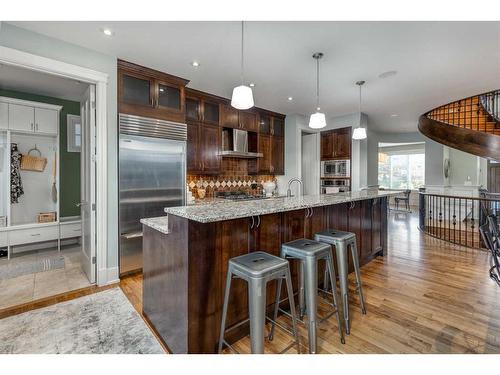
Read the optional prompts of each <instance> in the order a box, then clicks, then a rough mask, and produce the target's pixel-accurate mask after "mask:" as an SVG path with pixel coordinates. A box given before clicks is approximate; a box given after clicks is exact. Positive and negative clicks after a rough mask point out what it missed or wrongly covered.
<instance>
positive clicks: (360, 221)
mask: <svg viewBox="0 0 500 375" xmlns="http://www.w3.org/2000/svg"><path fill="white" fill-rule="evenodd" d="M379 200H380V205H379V206H380V209H381V210H386V209H387V198H386V197H384V198H379ZM372 202H373V200H372V199H367V200H364V201H359V202H356V204H355V205H354V206H353V207H352V208H351V206H350V205H349V204H347V205H346V204H337V205H332V206H326V207H316V208H314V209H313V210H312V215H310V211H309V210H306V209H300V210H294V211H289V212H283V213H276V214H270V215H262V216H261V217H260V224H259V221H258V219H257V218H255V220H254V221H253V224H254V225H253V226H252V219H251V218H242V219H235V220H226V221H219V222H215V223H209V224H202V223H198V222H195V221H192V220H188V219H184V218H180V217H177V216H174V215H170V216H169V229H170V231H171V233H170V234H167V235H165V234H162V233H160V232H157V231H154V230H152V229H150V228H145V231H144V234H145V239H144V258H145V262H144V304H143V310H144V315H146V316H147V318H148V319H149V321H150V322H151V324H152V326H153V327H154V329H155V330H156V331H157V332H158V334H159V335H160V336H161V337H162V339H163V340H164V341H165V343H166V345H167V346H168V347H169V348H170V350H171V351H172V352H174V353H186V352H187V353H214V352H215V350H216V346H217V340H218V335H219V330H220V319H221V314H222V303H223V297H224V295H223V294H224V287H225V280H226V275H227V267H228V261H229V259H231V258H233V257H235V256H238V255H243V254H246V253H248V252H251V251H257V250H261V251H267V252H270V253H272V254H275V255H278V254H279V249H280V246H281V244H282V243H283V242H287V241H291V240H294V239H298V238H304V237H307V238H312V237H313V235H314V233H316V232H318V231H320V230H322V229H324V228H326V227H327V226H328V225H329V226H330V227H333V228H337V227H336V226H335V224H333V225H332V223H335V222H336V221H338V222H339V223H345V229H349V228H352V229H353V230H356V231H357V235H358V236H359V237H358V244H359V245H358V247H359V251H360V253H362V254H370V255H369V256H364V257H362V258H361V259H360V261H361V265H363V264H365V263H366V262H369V261H370V260H371V259H373V257H374V256H375V255H376V253H375V252H374V250H372V248H371V245H372V243H373V241H372V238H373V236H372V233H371V232H372V231H373V230H378V231H380V233H378V234H376V235H375V238H384V237H386V236H387V231H386V229H387V226H386V224H384V223H383V222H381V223H378V224H377V225H372V224H371V223H370V221H371V220H368V218H370V219H371V218H372V217H374V218H377V219H379V220H382V221H384V220H387V217H386V215H383V214H381V215H379V216H372V215H371V212H372V211H369V210H368V208H370V209H371V208H372V207H373V203H372ZM367 210H368V211H369V212H370V216H367V215H366V212H368V211H367ZM362 215H365V216H362ZM329 223H330V224H329ZM358 233H359V234H358ZM381 242H382V243H384V242H383V240H382V241H381ZM382 250H383V249H379V250H378V253H379V254H380V253H381V252H382ZM146 258H148V259H146ZM323 267H324V265H323V266H320V268H319V269H318V271H319V272H318V281H319V283H321V282H322V275H323V273H322V270H323V269H324V268H323ZM291 269H292V278H293V283H294V287H295V288H297V286H298V272H297V271H298V267H297V262H292V263H291ZM274 293H275V284H274V283H269V284H268V290H267V294H268V295H267V304H268V310H270V309H271V308H272V304H273V302H274V299H273V298H272V297H273V296H274ZM247 317H248V293H247V285H246V283H245V282H244V281H242V280H239V279H234V280H233V283H232V285H231V294H230V299H229V308H228V316H227V327H230V326H233V325H234V324H236V323H239V322H241V321H243V320H244V319H246V318H247ZM247 333H248V327H247V326H245V325H243V326H241V328H239V329H237V330H235V331H234V333H233V334H232V335H228V336H227V339H228V340H229V341H235V340H237V339H239V338H241V337H243V336H244V335H246V334H247Z"/></svg>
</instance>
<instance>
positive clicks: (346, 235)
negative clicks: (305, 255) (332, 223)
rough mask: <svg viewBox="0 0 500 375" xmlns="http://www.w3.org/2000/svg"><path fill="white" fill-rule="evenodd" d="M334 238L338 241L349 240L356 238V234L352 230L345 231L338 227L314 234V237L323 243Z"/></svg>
mask: <svg viewBox="0 0 500 375" xmlns="http://www.w3.org/2000/svg"><path fill="white" fill-rule="evenodd" d="M331 238H334V239H335V240H338V241H347V240H350V239H352V238H356V234H355V233H352V232H345V231H343V230H337V229H325V230H322V231H321V232H318V233H316V234H315V235H314V239H315V240H316V241H319V242H323V243H330V242H329V241H330V239H331Z"/></svg>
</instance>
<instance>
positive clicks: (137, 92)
mask: <svg viewBox="0 0 500 375" xmlns="http://www.w3.org/2000/svg"><path fill="white" fill-rule="evenodd" d="M153 84H154V83H153V81H152V80H151V79H149V78H147V77H144V76H141V75H136V74H132V73H124V72H123V73H121V74H120V85H121V90H120V94H121V95H120V101H121V102H124V103H128V104H133V105H141V106H149V107H152V106H153V95H152V87H153Z"/></svg>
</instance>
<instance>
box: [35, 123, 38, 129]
mask: <svg viewBox="0 0 500 375" xmlns="http://www.w3.org/2000/svg"><path fill="white" fill-rule="evenodd" d="M35 130H36V131H38V123H36V124H35Z"/></svg>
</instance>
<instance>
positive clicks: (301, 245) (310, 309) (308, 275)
mask: <svg viewBox="0 0 500 375" xmlns="http://www.w3.org/2000/svg"><path fill="white" fill-rule="evenodd" d="M281 257H282V258H285V259H296V260H299V261H300V286H299V287H300V289H299V305H300V311H301V314H302V313H303V312H304V311H307V321H308V331H309V332H308V333H309V353H316V348H317V344H318V342H317V341H318V340H317V337H316V324H317V323H316V315H317V307H318V302H317V297H318V296H317V289H318V270H317V266H318V261H319V260H325V261H326V265H327V267H326V269H327V272H328V273H329V274H330V275H331V278H330V279H331V280H332V283H331V284H332V285H331V286H332V296H333V301H332V306H333V308H334V311H333V312H332V313H331V314H330V315H329V316H327V317H326V318H324V319H323V320H325V319H328V318H329V317H330V316H332V315H333V314H336V315H337V323H338V326H339V334H340V341H341V342H342V344H344V343H345V340H344V332H343V330H342V322H341V320H340V315H339V309H338V305H337V291H336V287H335V284H334V283H333V280H336V275H335V268H334V267H333V256H332V247H331V246H330V245H327V244H325V243H321V242H317V241H313V240H308V239H299V240H295V241H291V242H287V243H284V244H283V245H282V246H281ZM280 294H281V281H278V291H277V293H276V303H275V305H274V318H273V321H276V319H277V316H278V310H281V309H280V308H279V304H280V302H282V301H280ZM291 295H292V294H290V292H288V296H291ZM304 300H305V304H304ZM289 301H290V303H291V305H293V298H291V299H290V298H289ZM304 305H305V306H304ZM281 311H282V312H284V313H285V314H287V312H286V311H283V310H281ZM273 333H274V323H273V325H272V326H271V332H270V334H269V339H270V340H272V338H273Z"/></svg>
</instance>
